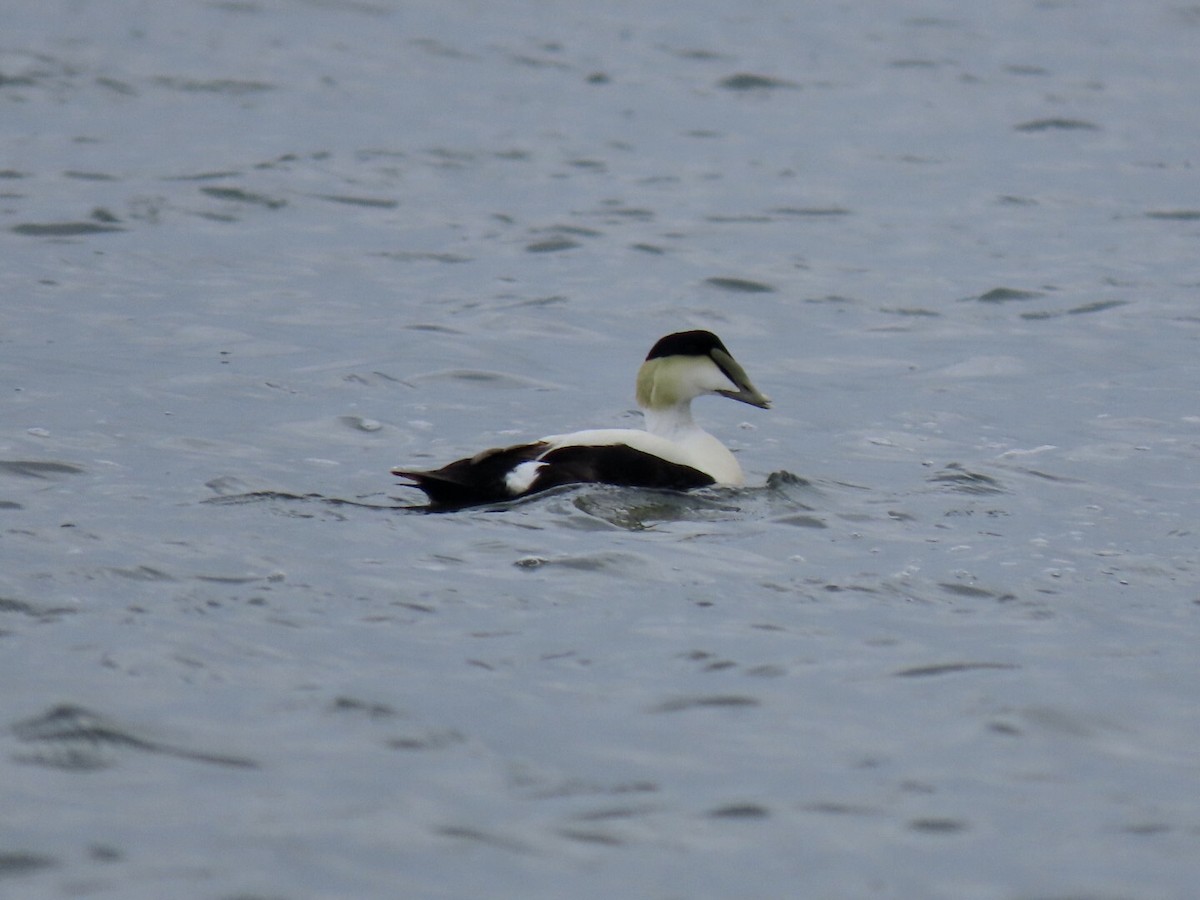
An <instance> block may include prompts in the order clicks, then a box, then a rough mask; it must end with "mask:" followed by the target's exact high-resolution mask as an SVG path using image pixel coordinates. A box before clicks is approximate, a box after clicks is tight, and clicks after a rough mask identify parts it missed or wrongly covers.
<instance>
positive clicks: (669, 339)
mask: <svg viewBox="0 0 1200 900" xmlns="http://www.w3.org/2000/svg"><path fill="white" fill-rule="evenodd" d="M703 394H720V395H721V396H722V397H729V398H730V399H731V400H740V401H741V402H742V403H749V404H750V405H751V406H757V407H759V408H760V409H767V408H768V407H770V405H771V401H770V399H769V398H768V397H766V396H764V395H763V394H762V393H760V392H759V390H758V388H756V387H755V386H754V385H753V383H752V382H751V381H750V377H749V376H748V375H747V374H746V370H745V369H743V368H742V367H741V366H740V365H739V364H738V362H737V360H735V359H734V358H733V355H732V354H731V353H730V352H729V351H728V350H727V349H726V348H725V345H724V344H722V343H721V339H720V338H719V337H717V336H716V335H715V334H713V333H712V332H711V331H680V332H677V333H675V334H668V335H667V336H666V337H663V338H660V339H659V340H658V342H657V343H656V344H655V345H654V346H653V347H651V348H650V353H649V354H647V356H646V361H645V362H644V363H642V367H641V369H639V370H638V377H637V402H638V406H640V407H642V409H646V410H665V409H668V408H671V407H677V406H686V405H687V404H688V403H690V402H691V401H692V400H693V399H694V398H696V397H699V396H702V395H703Z"/></svg>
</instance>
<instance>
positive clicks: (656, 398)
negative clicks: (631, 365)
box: [637, 356, 696, 409]
mask: <svg viewBox="0 0 1200 900" xmlns="http://www.w3.org/2000/svg"><path fill="white" fill-rule="evenodd" d="M695 365H696V361H695V360H694V359H691V358H689V357H686V356H660V357H657V358H655V359H648V360H646V361H645V362H644V363H642V367H641V368H640V369H638V376H637V402H638V406H640V407H642V409H669V408H670V407H672V406H675V405H677V404H678V403H679V402H680V400H681V399H682V396H681V394H680V390H679V388H680V385H681V384H682V383H683V381H684V380H685V379H684V369H685V368H686V367H690V366H695Z"/></svg>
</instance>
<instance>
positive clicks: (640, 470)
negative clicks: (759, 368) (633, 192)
mask: <svg viewBox="0 0 1200 900" xmlns="http://www.w3.org/2000/svg"><path fill="white" fill-rule="evenodd" d="M702 394H720V395H721V396H723V397H730V398H732V399H734V400H741V401H742V402H743V403H749V404H750V405H751V406H757V407H760V408H762V409H766V408H767V407H769V406H770V405H771V401H770V400H768V399H767V398H766V397H765V396H763V395H762V394H760V393H759V392H758V389H757V388H755V387H754V385H753V384H751V383H750V379H749V377H747V375H746V372H745V371H744V370H743V369H742V367H741V366H740V365H738V363H737V361H736V360H735V359H734V358H733V357H732V356H731V355H730V353H729V351H728V350H726V349H725V345H724V344H722V343H721V339H720V338H718V337H717V336H716V335H715V334H713V333H712V332H709V331H681V332H679V333H677V334H668V335H667V336H666V337H664V338H662V339H661V340H659V341H658V343H656V344H655V345H654V346H653V347H652V348H651V350H650V353H649V355H648V356H647V357H646V361H645V362H644V363H642V367H641V369H639V370H638V376H637V402H638V406H639V407H641V410H642V413H643V415H644V416H645V421H646V430H645V431H640V430H638V429H635V428H601V429H594V430H591V431H576V432H573V433H571V434H558V435H552V436H550V437H545V438H542V439H541V440H540V441H534V442H533V443H529V444H518V445H516V446H514V447H503V448H497V449H493V450H484V451H483V452H482V453H478V454H476V455H475V456H472V457H470V458H468V459H460V460H458V461H456V462H452V463H450V464H448V465H445V466H443V467H442V468H440V469H436V470H433V471H428V472H420V471H413V470H411V469H405V468H397V469H392V474H393V475H399V476H401V477H403V478H407V479H409V481H410V482H412V484H411V485H410V486H412V487H418V488H420V489H421V490H423V491H424V492H425V493H426V494H427V495H428V496H429V504H430V507H432V508H435V509H454V508H459V507H464V506H474V505H477V504H481V503H498V502H501V501H504V500H513V499H515V498H517V497H523V496H525V495H527V494H534V493H537V492H538V491H544V490H547V489H549V488H552V487H558V486H559V485H564V484H580V483H584V482H602V483H604V484H621V485H628V486H630V487H647V488H669V489H673V490H688V489H690V488H696V487H703V486H705V485H710V484H728V485H741V484H743V483H744V480H745V479H744V477H743V476H742V467H741V466H739V465H738V462H737V460H736V459H734V458H733V454H732V453H730V452H729V450H728V449H727V448H726V447H725V446H724V445H723V444H722V443H721V442H720V441H718V440H717V439H716V438H715V437H713V436H712V435H711V434H709V433H708V432H707V431H704V430H703V429H701V428H700V427H699V426H698V425H697V424H696V423H695V422H693V421H692V400H693V399H694V398H696V397H699V396H701V395H702Z"/></svg>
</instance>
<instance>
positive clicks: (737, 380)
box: [712, 350, 771, 409]
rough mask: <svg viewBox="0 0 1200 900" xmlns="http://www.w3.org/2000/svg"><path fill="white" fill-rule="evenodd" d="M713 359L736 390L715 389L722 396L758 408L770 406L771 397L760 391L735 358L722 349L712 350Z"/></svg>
mask: <svg viewBox="0 0 1200 900" xmlns="http://www.w3.org/2000/svg"><path fill="white" fill-rule="evenodd" d="M712 357H713V361H714V362H716V364H717V365H718V366H720V368H721V371H722V372H724V373H725V377H726V378H728V379H729V380H730V381H732V382H733V383H734V385H736V386H737V390H736V391H717V393H718V394H720V395H721V396H722V397H728V398H729V399H730V400H740V401H741V402H742V403H749V404H750V405H751V406H757V407H758V408H759V409H769V408H770V407H771V398H770V397H768V396H766V395H765V394H763V393H761V392H760V391H759V389H758V388H756V387H755V386H754V384H753V383H752V382H751V381H750V376H749V375H747V374H746V370H745V369H743V368H742V367H741V366H740V365H738V362H737V360H736V359H734V358H733V357H732V356H730V355H729V354H728V353H725V352H723V351H722V350H713V351H712Z"/></svg>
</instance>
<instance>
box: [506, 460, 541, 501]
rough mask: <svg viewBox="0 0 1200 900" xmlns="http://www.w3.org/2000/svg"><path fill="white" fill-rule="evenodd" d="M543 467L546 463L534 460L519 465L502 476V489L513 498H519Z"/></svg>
mask: <svg viewBox="0 0 1200 900" xmlns="http://www.w3.org/2000/svg"><path fill="white" fill-rule="evenodd" d="M545 465H546V463H544V462H537V461H536V460H534V461H531V462H523V463H521V464H520V465H519V466H516V467H515V468H513V469H512V470H510V471H509V473H508V474H507V475H505V476H504V487H505V488H506V489H507V490H508V492H509V493H510V494H512V495H513V496H514V497H519V496H520V495H521V494H523V493H525V492H526V491H527V490H529V488H530V487H531V486H532V485H533V482H534V481H536V480H537V477H538V473H539V472H540V471H542V468H543V467H544V466H545Z"/></svg>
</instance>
